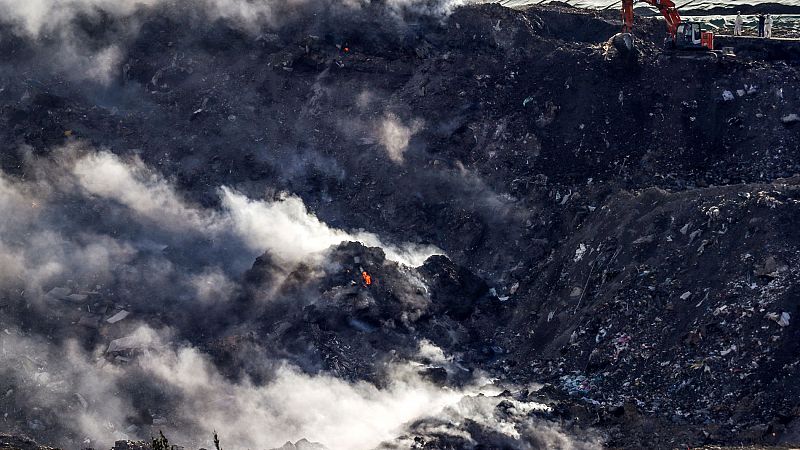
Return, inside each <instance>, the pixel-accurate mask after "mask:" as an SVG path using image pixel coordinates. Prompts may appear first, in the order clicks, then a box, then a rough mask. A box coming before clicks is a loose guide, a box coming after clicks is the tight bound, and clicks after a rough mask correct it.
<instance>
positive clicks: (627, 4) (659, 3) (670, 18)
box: [622, 0, 681, 39]
mask: <svg viewBox="0 0 800 450" xmlns="http://www.w3.org/2000/svg"><path fill="white" fill-rule="evenodd" d="M634 1H636V0H622V22H623V29H622V31H623V32H625V33H630V32H631V31H633V2H634ZM638 1H640V2H643V3H647V4H650V5H653V6H655V7H656V8H658V10H659V11H660V12H661V15H663V16H664V19H665V20H666V21H667V32H668V33H669V35H670V37H671V38H673V39H675V34H676V33H677V32H678V25H680V24H681V15H680V14H679V13H678V8H676V7H675V3H674V2H673V1H672V0H638Z"/></svg>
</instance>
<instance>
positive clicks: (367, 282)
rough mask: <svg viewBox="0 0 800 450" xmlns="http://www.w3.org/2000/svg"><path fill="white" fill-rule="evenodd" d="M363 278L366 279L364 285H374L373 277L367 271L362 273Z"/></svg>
mask: <svg viewBox="0 0 800 450" xmlns="http://www.w3.org/2000/svg"><path fill="white" fill-rule="evenodd" d="M361 278H363V279H364V285H366V286H369V285H370V284H372V277H371V276H370V275H369V274H368V273H367V271H366V270H365V271H363V272H361Z"/></svg>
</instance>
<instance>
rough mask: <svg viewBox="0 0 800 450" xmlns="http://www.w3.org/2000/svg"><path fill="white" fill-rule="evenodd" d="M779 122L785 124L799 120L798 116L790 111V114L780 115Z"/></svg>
mask: <svg viewBox="0 0 800 450" xmlns="http://www.w3.org/2000/svg"><path fill="white" fill-rule="evenodd" d="M781 122H783V123H785V124H790V123H795V122H800V116H798V115H797V114H795V113H792V114H789V115H786V116H783V117H781Z"/></svg>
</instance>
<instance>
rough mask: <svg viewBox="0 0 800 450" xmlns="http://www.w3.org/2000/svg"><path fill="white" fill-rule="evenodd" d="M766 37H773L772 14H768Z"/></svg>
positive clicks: (765, 29)
mask: <svg viewBox="0 0 800 450" xmlns="http://www.w3.org/2000/svg"><path fill="white" fill-rule="evenodd" d="M764 37H766V38H767V39H769V38H771V37H772V14H767V23H766V26H765V27H764Z"/></svg>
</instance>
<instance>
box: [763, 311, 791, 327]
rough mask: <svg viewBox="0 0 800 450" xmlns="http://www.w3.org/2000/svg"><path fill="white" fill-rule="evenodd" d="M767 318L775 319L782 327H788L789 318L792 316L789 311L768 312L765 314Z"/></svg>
mask: <svg viewBox="0 0 800 450" xmlns="http://www.w3.org/2000/svg"><path fill="white" fill-rule="evenodd" d="M765 317H766V318H767V319H769V320H772V321H775V323H777V324H778V325H780V326H781V327H788V326H789V320H790V319H791V318H792V317H791V315H790V314H789V313H788V312H782V313H781V314H778V313H767V315H766V316H765Z"/></svg>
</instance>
